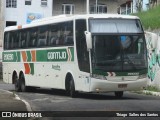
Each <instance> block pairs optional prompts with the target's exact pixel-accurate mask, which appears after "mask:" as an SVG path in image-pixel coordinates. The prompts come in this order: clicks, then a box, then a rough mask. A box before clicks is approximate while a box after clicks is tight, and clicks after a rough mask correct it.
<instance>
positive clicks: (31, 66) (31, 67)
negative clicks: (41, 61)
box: [29, 63, 34, 75]
mask: <svg viewBox="0 0 160 120" xmlns="http://www.w3.org/2000/svg"><path fill="white" fill-rule="evenodd" d="M29 65H30V70H31V71H30V74H32V75H33V74H34V63H30V64H29Z"/></svg>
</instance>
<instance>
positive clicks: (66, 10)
mask: <svg viewBox="0 0 160 120" xmlns="http://www.w3.org/2000/svg"><path fill="white" fill-rule="evenodd" d="M62 13H63V14H74V5H73V4H63V5H62Z"/></svg>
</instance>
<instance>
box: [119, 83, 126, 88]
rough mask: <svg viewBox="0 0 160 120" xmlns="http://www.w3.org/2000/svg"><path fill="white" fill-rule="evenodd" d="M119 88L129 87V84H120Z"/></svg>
mask: <svg viewBox="0 0 160 120" xmlns="http://www.w3.org/2000/svg"><path fill="white" fill-rule="evenodd" d="M118 88H127V84H118Z"/></svg>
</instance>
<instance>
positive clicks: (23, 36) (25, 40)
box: [21, 31, 27, 48]
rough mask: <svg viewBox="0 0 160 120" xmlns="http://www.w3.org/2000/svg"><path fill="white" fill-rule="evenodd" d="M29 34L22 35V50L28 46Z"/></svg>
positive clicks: (23, 32)
mask: <svg viewBox="0 0 160 120" xmlns="http://www.w3.org/2000/svg"><path fill="white" fill-rule="evenodd" d="M26 44H27V34H26V32H25V31H22V33H21V48H25V47H26V46H27V45H26Z"/></svg>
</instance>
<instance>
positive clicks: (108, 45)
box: [92, 35, 147, 72]
mask: <svg viewBox="0 0 160 120" xmlns="http://www.w3.org/2000/svg"><path fill="white" fill-rule="evenodd" d="M92 63H93V69H100V70H105V71H119V72H122V71H133V70H134V71H135V70H143V69H146V68H147V59H146V47H145V39H144V36H143V35H93V49H92Z"/></svg>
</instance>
